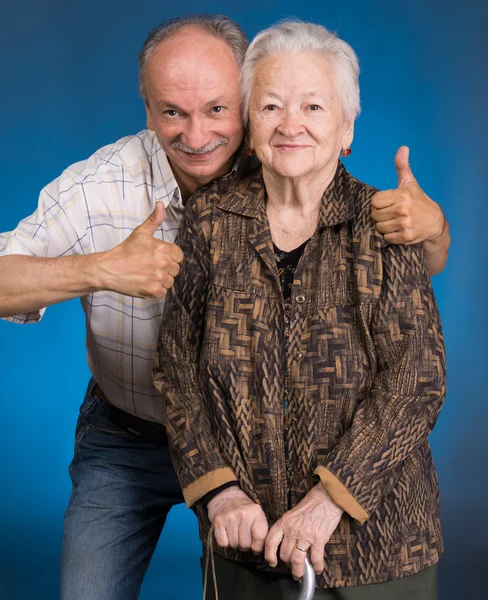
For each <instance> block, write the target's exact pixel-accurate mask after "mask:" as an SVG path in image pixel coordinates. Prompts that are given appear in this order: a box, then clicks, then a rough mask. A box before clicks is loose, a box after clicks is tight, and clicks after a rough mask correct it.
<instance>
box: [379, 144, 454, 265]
mask: <svg viewBox="0 0 488 600" xmlns="http://www.w3.org/2000/svg"><path fill="white" fill-rule="evenodd" d="M408 156H409V149H408V148H407V147H406V146H402V147H401V148H400V149H399V150H398V152H397V153H396V155H395V167H396V170H397V174H398V188H396V189H394V190H386V191H383V192H378V193H377V194H375V195H374V196H373V198H372V205H373V219H374V220H375V222H376V228H377V229H378V231H379V232H380V233H382V234H383V235H384V238H385V240H386V241H387V242H389V243H390V244H418V243H422V245H423V249H424V259H425V263H426V265H427V269H428V271H429V275H431V276H432V275H437V273H440V272H441V271H442V270H443V269H444V267H445V265H446V261H447V254H448V251H449V245H450V243H451V238H450V236H449V225H448V224H447V221H446V219H445V217H444V214H443V213H442V210H441V208H440V206H439V205H438V204H437V203H436V202H434V201H433V200H432V199H431V198H429V196H427V194H426V193H425V192H424V191H423V190H422V188H421V187H420V186H419V184H418V182H417V180H416V179H415V177H414V176H413V173H412V171H411V169H410V165H409V162H408Z"/></svg>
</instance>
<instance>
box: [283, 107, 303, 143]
mask: <svg viewBox="0 0 488 600" xmlns="http://www.w3.org/2000/svg"><path fill="white" fill-rule="evenodd" d="M303 129H304V128H303V120H302V114H301V112H300V111H296V110H286V111H284V113H283V118H282V121H281V123H280V126H279V130H280V132H281V133H282V134H283V135H284V136H286V137H289V138H293V137H296V136H297V135H299V134H300V133H303Z"/></svg>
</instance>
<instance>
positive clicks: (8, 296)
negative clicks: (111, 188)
mask: <svg viewBox="0 0 488 600" xmlns="http://www.w3.org/2000/svg"><path fill="white" fill-rule="evenodd" d="M164 218H165V209H164V205H163V203H162V202H158V203H157V204H156V208H155V209H154V211H153V213H152V214H151V215H149V217H148V218H147V219H146V221H144V223H142V224H141V225H139V227H137V228H136V229H134V231H133V232H132V233H131V235H130V236H129V237H128V238H127V239H126V240H125V241H124V242H122V243H121V244H119V245H118V246H116V247H115V248H113V249H112V250H110V251H108V252H96V253H93V254H90V255H77V256H62V257H58V258H44V257H42V258H41V257H36V256H25V255H20V254H12V255H7V256H2V257H0V281H1V282H2V285H1V288H0V318H4V317H11V316H13V315H18V314H23V313H31V312H36V311H38V310H40V309H42V308H44V307H46V306H49V305H51V304H56V303H57V302H62V301H64V300H70V299H71V298H77V297H80V296H84V295H86V294H89V293H92V292H97V291H100V290H109V291H113V292H118V293H120V294H125V295H127V296H135V297H138V298H162V297H164V296H165V294H166V292H167V290H168V289H169V288H170V287H171V286H172V285H173V281H174V277H176V275H177V274H178V272H179V264H178V263H179V262H181V260H182V258H183V253H182V252H181V250H180V249H179V248H178V246H176V245H175V244H169V243H167V242H163V241H161V240H157V239H155V238H154V237H153V236H154V234H155V232H156V231H157V229H158V228H159V226H160V225H161V223H162V222H163V221H164Z"/></svg>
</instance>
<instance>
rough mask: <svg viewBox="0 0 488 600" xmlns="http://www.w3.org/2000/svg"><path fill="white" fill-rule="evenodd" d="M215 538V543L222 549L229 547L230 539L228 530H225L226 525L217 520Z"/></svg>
mask: <svg viewBox="0 0 488 600" xmlns="http://www.w3.org/2000/svg"><path fill="white" fill-rule="evenodd" d="M214 537H215V541H216V542H217V544H218V545H219V546H220V547H221V548H228V547H229V538H228V536H227V529H226V528H225V525H224V523H221V522H219V521H218V520H217V519H215V522H214Z"/></svg>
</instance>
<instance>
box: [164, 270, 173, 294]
mask: <svg viewBox="0 0 488 600" xmlns="http://www.w3.org/2000/svg"><path fill="white" fill-rule="evenodd" d="M174 284H175V279H174V277H171V275H168V274H167V273H165V274H164V276H163V277H162V278H161V287H163V288H164V289H165V290H166V291H168V290H170V289H171V288H172V287H173V286H174Z"/></svg>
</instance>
